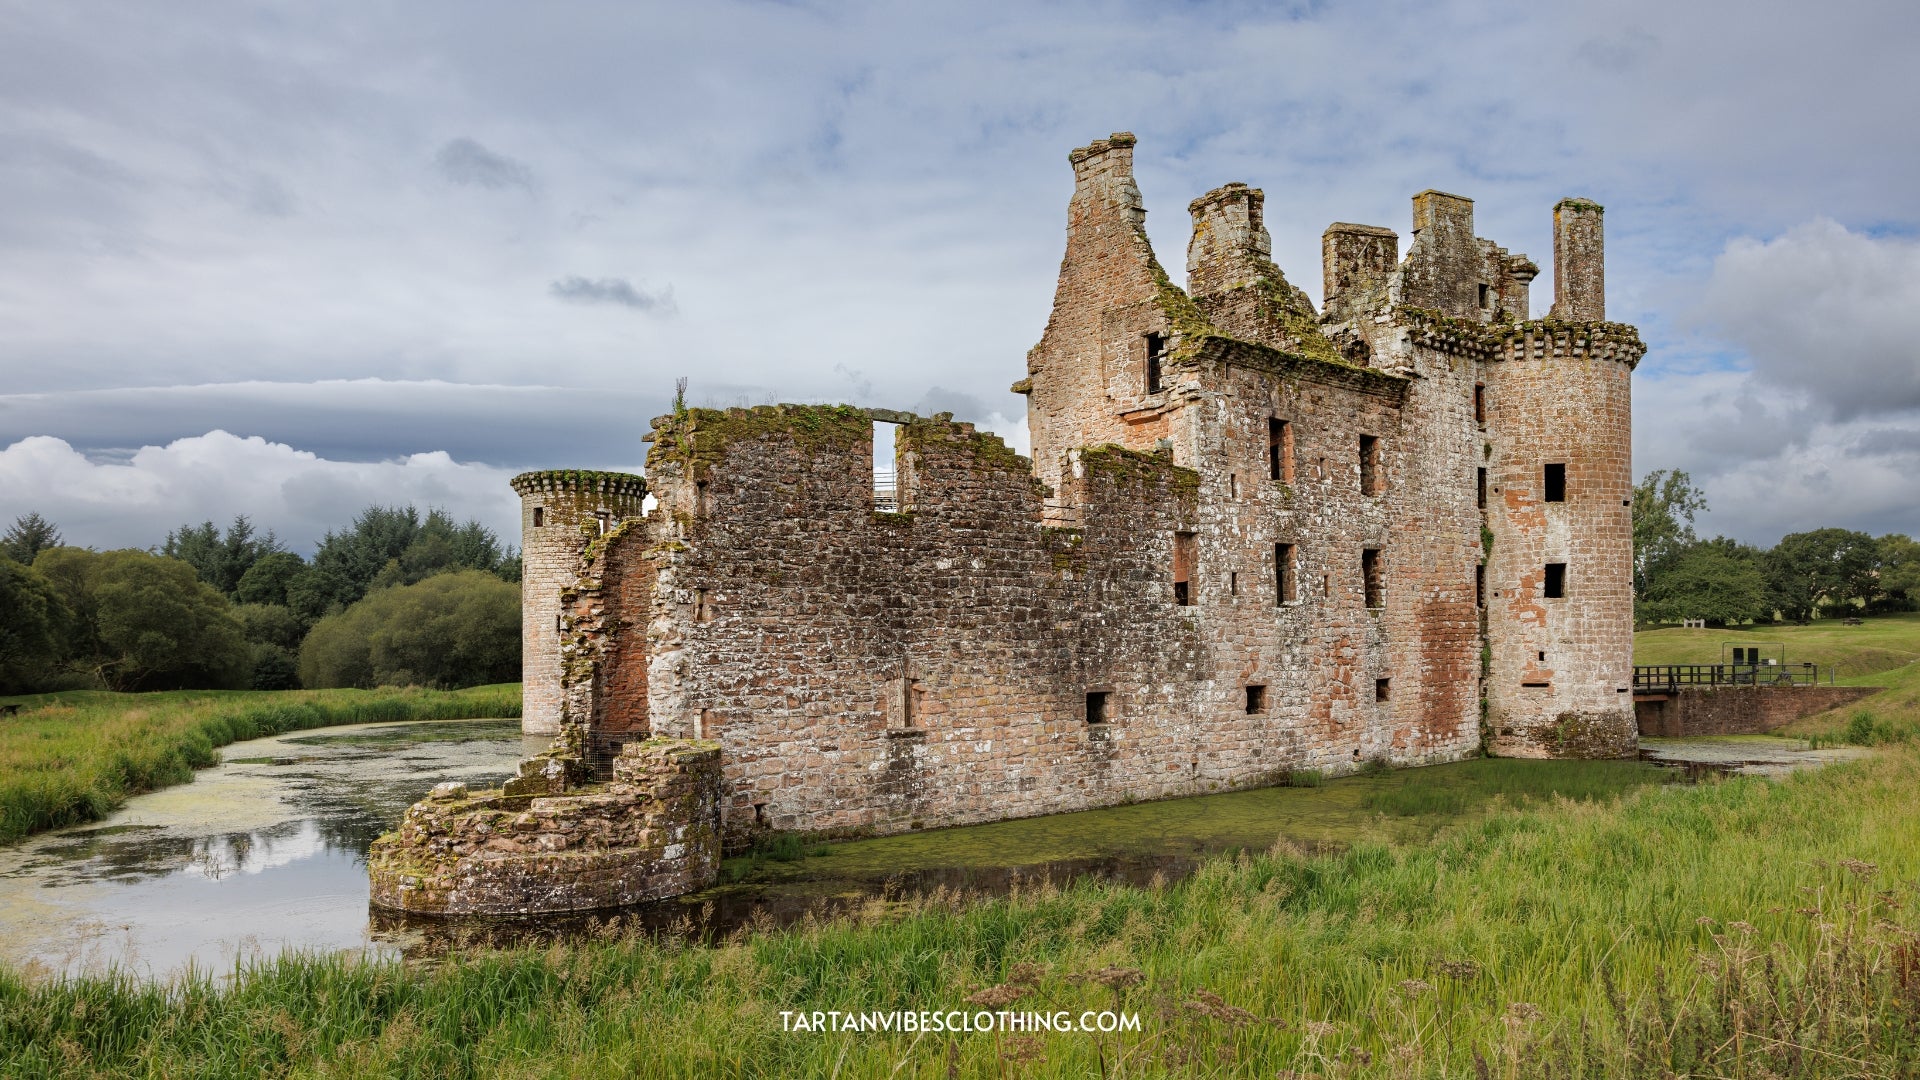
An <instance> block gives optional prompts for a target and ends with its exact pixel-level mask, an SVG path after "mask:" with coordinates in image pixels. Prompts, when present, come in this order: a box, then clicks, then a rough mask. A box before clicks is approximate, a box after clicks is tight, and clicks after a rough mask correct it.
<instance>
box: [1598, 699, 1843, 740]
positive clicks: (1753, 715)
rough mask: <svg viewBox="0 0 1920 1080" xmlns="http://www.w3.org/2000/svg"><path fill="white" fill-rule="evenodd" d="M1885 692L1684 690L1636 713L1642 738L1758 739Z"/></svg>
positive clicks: (1637, 705)
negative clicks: (1731, 736) (1732, 737)
mask: <svg viewBox="0 0 1920 1080" xmlns="http://www.w3.org/2000/svg"><path fill="white" fill-rule="evenodd" d="M1880 690H1881V688H1880V687H1878V686H1721V687H1714V688H1711V689H1709V688H1705V687H1702V688H1699V689H1691V690H1690V689H1682V690H1680V691H1679V692H1678V693H1677V694H1675V695H1674V696H1673V697H1671V698H1669V699H1667V700H1665V701H1650V700H1642V701H1635V702H1634V703H1633V711H1634V715H1635V718H1636V719H1637V720H1638V721H1639V723H1640V734H1642V735H1651V736H1658V737H1661V738H1673V739H1678V738H1687V737H1689V736H1695V735H1759V734H1763V733H1765V732H1769V731H1772V730H1774V729H1775V728H1779V727H1784V726H1786V725H1787V724H1790V723H1792V722H1793V721H1795V720H1798V719H1800V718H1801V717H1803V716H1812V715H1813V714H1814V713H1820V712H1826V711H1827V710H1828V709H1837V708H1839V707H1840V706H1842V705H1847V704H1851V703H1852V702H1855V701H1859V700H1860V699H1861V698H1864V697H1867V696H1869V695H1872V694H1877V693H1879V692H1880Z"/></svg>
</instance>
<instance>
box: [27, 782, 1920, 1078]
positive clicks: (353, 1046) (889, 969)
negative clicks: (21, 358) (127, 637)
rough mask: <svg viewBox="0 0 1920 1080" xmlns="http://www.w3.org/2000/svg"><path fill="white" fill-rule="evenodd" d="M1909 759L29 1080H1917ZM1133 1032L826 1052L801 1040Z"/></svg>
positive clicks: (673, 952) (350, 1017)
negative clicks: (986, 1021)
mask: <svg viewBox="0 0 1920 1080" xmlns="http://www.w3.org/2000/svg"><path fill="white" fill-rule="evenodd" d="M1916 789H1920V748H1916V747H1913V746H1899V747H1893V748H1889V749H1886V750H1883V751H1881V752H1880V753H1878V754H1877V755H1876V756H1875V757H1873V758H1870V759H1867V760H1864V761H1861V762H1856V763H1852V764H1847V765H1840V766H1833V767H1829V768H1827V769H1824V770H1821V771H1818V772H1813V773H1803V774H1799V775H1795V776H1793V777H1791V778H1788V779H1785V780H1782V781H1771V780H1765V779H1758V778H1741V779H1732V780H1726V781H1721V782H1715V783H1710V784H1706V785H1702V786H1699V787H1659V788H1645V789H1642V790H1641V791H1640V792H1639V793H1637V794H1634V795H1630V796H1627V797H1625V798H1623V799H1619V800H1607V801H1598V802H1585V803H1574V802H1566V801H1556V802H1554V803H1552V804H1550V805H1540V806H1537V807H1535V808H1534V809H1531V810H1527V811H1522V812H1511V813H1506V814H1501V815H1497V816H1494V817H1491V818H1488V819H1484V820H1481V821H1478V822H1475V823H1472V824H1468V825H1465V826H1462V827H1461V828H1460V829H1458V830H1457V831H1454V832H1451V833H1449V834H1447V835H1446V836H1445V837H1444V838H1443V839H1442V840H1441V841H1439V842H1437V843H1434V844H1430V845H1425V846H1420V847H1405V848H1388V847H1381V846H1356V847H1354V848H1352V849H1350V850H1348V851H1346V852H1345V853H1343V854H1339V855H1335V856H1326V857H1318V858H1304V857H1301V856H1299V855H1298V854H1297V853H1294V852H1291V851H1289V850H1287V849H1285V848H1284V847H1280V848H1277V849H1276V850H1275V851H1273V852H1270V853H1268V854H1265V855H1259V856H1246V855H1243V856H1240V857H1237V858H1221V859H1216V860H1214V861H1212V862H1210V863H1209V864H1207V865H1206V866H1205V867H1203V868H1202V870H1201V871H1200V872H1199V873H1198V874H1197V875H1196V876H1194V877H1192V878H1190V879H1188V880H1186V881H1184V882H1182V883H1180V884H1178V885H1174V886H1171V887H1165V888H1158V889H1128V888H1123V887H1109V886H1098V885H1091V884H1083V885H1077V886H1075V887H1073V888H1070V889H1067V890H1064V891H1056V890H1052V889H1040V890H1036V891H1031V892H1025V893H1016V894H1015V895H1013V896H1011V897H1008V898H1005V899H1001V900H995V901H989V902H963V901H960V900H959V899H957V898H954V897H950V896H945V895H935V896H933V897H930V898H923V899H920V900H916V901H912V902H907V903H902V904H895V905H892V906H888V907H883V906H880V905H876V906H875V907H874V908H873V909H872V910H870V911H868V912H866V913H863V914H861V915H859V916H855V917H852V918H848V919H843V920H838V921H834V922H831V923H825V924H806V925H802V926H800V927H798V928H795V929H791V930H785V931H777V932H774V931H769V932H763V933H758V934H754V935H750V936H749V935H742V936H736V937H734V938H731V939H729V940H727V941H724V942H722V943H719V944H717V945H712V946H703V945H700V944H697V943H693V942H689V941H687V940H684V939H676V938H668V939H663V940H654V939H647V938H642V937H626V936H608V937H606V938H605V939H603V940H599V941H593V942H589V943H584V944H580V945H574V946H552V947H546V948H523V949H517V950H507V951H499V952H489V951H473V952H468V953H464V954H459V955H456V956H454V957H452V958H449V959H448V960H446V961H445V962H444V963H443V964H441V965H439V966H437V967H427V968H420V967H405V966H401V965H398V964H390V963H374V962H364V963H363V962H354V961H352V960H349V959H342V958H338V957H323V958H287V959H282V960H280V961H277V962H274V963H269V964H266V965H264V966H260V967H255V968H250V969H246V970H243V971H240V972H238V973H237V974H235V975H234V976H233V977H232V978H231V979H230V980H229V981H227V982H225V983H222V982H219V981H217V980H213V979H210V978H208V977H206V976H195V977H189V978H185V979H182V980H179V981H176V982H173V983H171V984H163V985H142V984H138V983H135V982H132V981H128V980H125V979H115V978H81V979H67V980H55V979H46V980H33V979H29V978H25V977H22V976H20V975H18V974H0V1072H5V1073H7V1074H10V1075H22V1076H106V1075H114V1076H122V1075H138V1076H214V1077H225V1076H236V1077H237V1076H259V1075H289V1074H298V1075H312V1076H338V1077H357V1076H436V1077H481V1076H529V1077H532V1076H593V1075H603V1074H604V1075H621V1076H831V1075H838V1076H842V1077H890V1076H902V1077H905V1076H926V1077H953V1076H957V1077H1000V1076H1031V1077H1085V1076H1107V1077H1142V1076H1196V1077H1216V1076H1261V1077H1273V1076H1295V1077H1304V1076H1315V1077H1350V1078H1359V1077H1395V1078H1401V1077H1503V1078H1508V1077H1528V1078H1533V1077H1545V1076H1555V1077H1570V1076H1596V1077H1597V1076H1607V1077H1613V1076H1624V1077H1642V1076H1644V1077H1673V1076H1683V1077H1684V1076H1694V1077H1701V1076H1725V1077H1750V1078H1754V1080H1759V1078H1762V1077H1843V1076H1845V1077H1855V1076H1858V1077H1868V1076H1872V1077H1906V1076H1914V1075H1920V934H1917V933H1916V928H1920V904H1916V900H1920V897H1916V895H1915V886H1916V878H1917V877H1920V824H1916V821H1915V817H1914V814H1913V794H1912V793H1913V792H1914V791H1915V790H1916ZM991 1008H1007V1009H1015V1010H1036V1011H1047V1012H1052V1011H1055V1010H1063V1011H1066V1012H1068V1013H1070V1014H1071V1015H1074V1016H1077V1015H1078V1014H1079V1013H1080V1012H1082V1011H1083V1010H1103V1009H1117V1010H1120V1011H1123V1012H1138V1014H1139V1016H1140V1021H1141V1029H1140V1030H1139V1031H1138V1032H1131V1033H1125V1034H1121V1033H1115V1034H1108V1035H1099V1034H1083V1033H1078V1032H1071V1033H1040V1034H1037V1035H1032V1036H1028V1035H1018V1034H1001V1035H959V1036H950V1035H933V1034H928V1035H920V1036H915V1035H913V1034H906V1033H891V1034H880V1033H863V1034H854V1035H848V1034H832V1033H827V1034H807V1033H799V1032H789V1031H784V1030H783V1025H782V1019H781V1016H780V1013H781V1012H782V1011H783V1010H787V1011H793V1010H803V1011H811V1010H822V1011H824V1010H868V1009H903V1010H923V1009H924V1010H935V1009H938V1010H947V1009H966V1010H969V1011H972V1010H977V1009H991Z"/></svg>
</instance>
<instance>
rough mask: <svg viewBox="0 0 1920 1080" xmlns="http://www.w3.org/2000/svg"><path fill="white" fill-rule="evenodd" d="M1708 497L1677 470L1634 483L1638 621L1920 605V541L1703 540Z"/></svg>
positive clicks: (1892, 536) (1856, 537)
mask: <svg viewBox="0 0 1920 1080" xmlns="http://www.w3.org/2000/svg"><path fill="white" fill-rule="evenodd" d="M1706 508H1707V500H1706V496H1705V494H1704V493H1703V492H1701V491H1700V489H1699V488H1697V487H1695V486H1694V485H1693V481H1692V479H1691V478H1690V477H1689V476H1688V475H1687V474H1686V473H1684V472H1681V471H1679V470H1677V469H1676V470H1668V469H1656V470H1655V471H1653V472H1651V473H1648V474H1647V476H1646V478H1645V479H1644V480H1642V481H1641V482H1640V483H1639V484H1637V485H1635V486H1634V489H1633V608H1634V619H1635V621H1636V622H1640V623H1656V622H1679V621H1681V620H1683V619H1705V620H1706V621H1707V622H1709V623H1712V624H1714V625H1727V624H1730V623H1743V622H1773V621H1775V620H1776V619H1787V620H1789V621H1793V622H1804V621H1806V620H1809V619H1813V618H1817V617H1819V616H1822V615H1833V614H1855V613H1877V612H1889V611H1912V610H1915V609H1916V608H1920V543H1917V542H1915V541H1914V540H1913V539H1912V538H1911V537H1908V536H1905V535H1902V534H1900V533H1889V534H1888V535H1886V536H1881V537H1874V536H1871V535H1869V534H1867V533H1863V532H1856V531H1854V530H1851V529H1837V528H1825V529H1812V530H1809V531H1807V532H1797V533H1790V534H1788V535H1787V536H1783V537H1781V538H1780V542H1779V543H1777V544H1775V545H1774V546H1773V547H1771V548H1764V549H1763V548H1760V547H1757V546H1755V545H1753V544H1744V543H1741V542H1740V541H1738V540H1733V539H1730V538H1728V537H1725V536H1716V537H1714V538H1712V539H1711V540H1701V539H1699V538H1698V537H1696V536H1695V535H1694V531H1693V522H1694V515H1695V514H1696V513H1698V512H1699V511H1701V510H1705V509H1706Z"/></svg>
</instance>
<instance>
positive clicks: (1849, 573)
mask: <svg viewBox="0 0 1920 1080" xmlns="http://www.w3.org/2000/svg"><path fill="white" fill-rule="evenodd" d="M1879 565H1880V545H1879V544H1878V543H1877V542H1875V540H1874V539H1873V537H1871V536H1868V535H1867V534H1866V533H1863V532H1854V531H1852V530H1850V529H1814V530H1813V531H1811V532H1803V533H1791V534H1789V535H1787V536H1783V537H1781V538H1780V542H1779V543H1778V544H1776V545H1774V548H1773V550H1772V551H1769V552H1767V557H1766V561H1765V570H1766V577H1767V589H1768V593H1769V598H1770V600H1771V602H1772V604H1773V606H1775V607H1777V608H1779V609H1780V610H1781V611H1782V612H1783V613H1785V614H1786V615H1787V617H1788V618H1792V619H1805V618H1810V617H1812V616H1813V614H1814V613H1815V612H1817V611H1818V610H1819V609H1820V608H1821V607H1830V606H1833V605H1837V604H1845V603H1848V602H1850V601H1853V600H1867V599H1870V598H1871V597H1872V596H1873V592H1874V589H1875V588H1876V587H1877V581H1876V578H1875V576H1874V575H1875V572H1876V570H1877V569H1878V568H1879Z"/></svg>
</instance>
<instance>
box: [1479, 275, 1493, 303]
mask: <svg viewBox="0 0 1920 1080" xmlns="http://www.w3.org/2000/svg"><path fill="white" fill-rule="evenodd" d="M1492 303H1493V287H1492V286H1490V285H1488V284H1487V283H1486V282H1484V281H1483V282H1481V283H1480V306H1481V307H1483V308H1484V307H1489V306H1491V305H1492Z"/></svg>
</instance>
